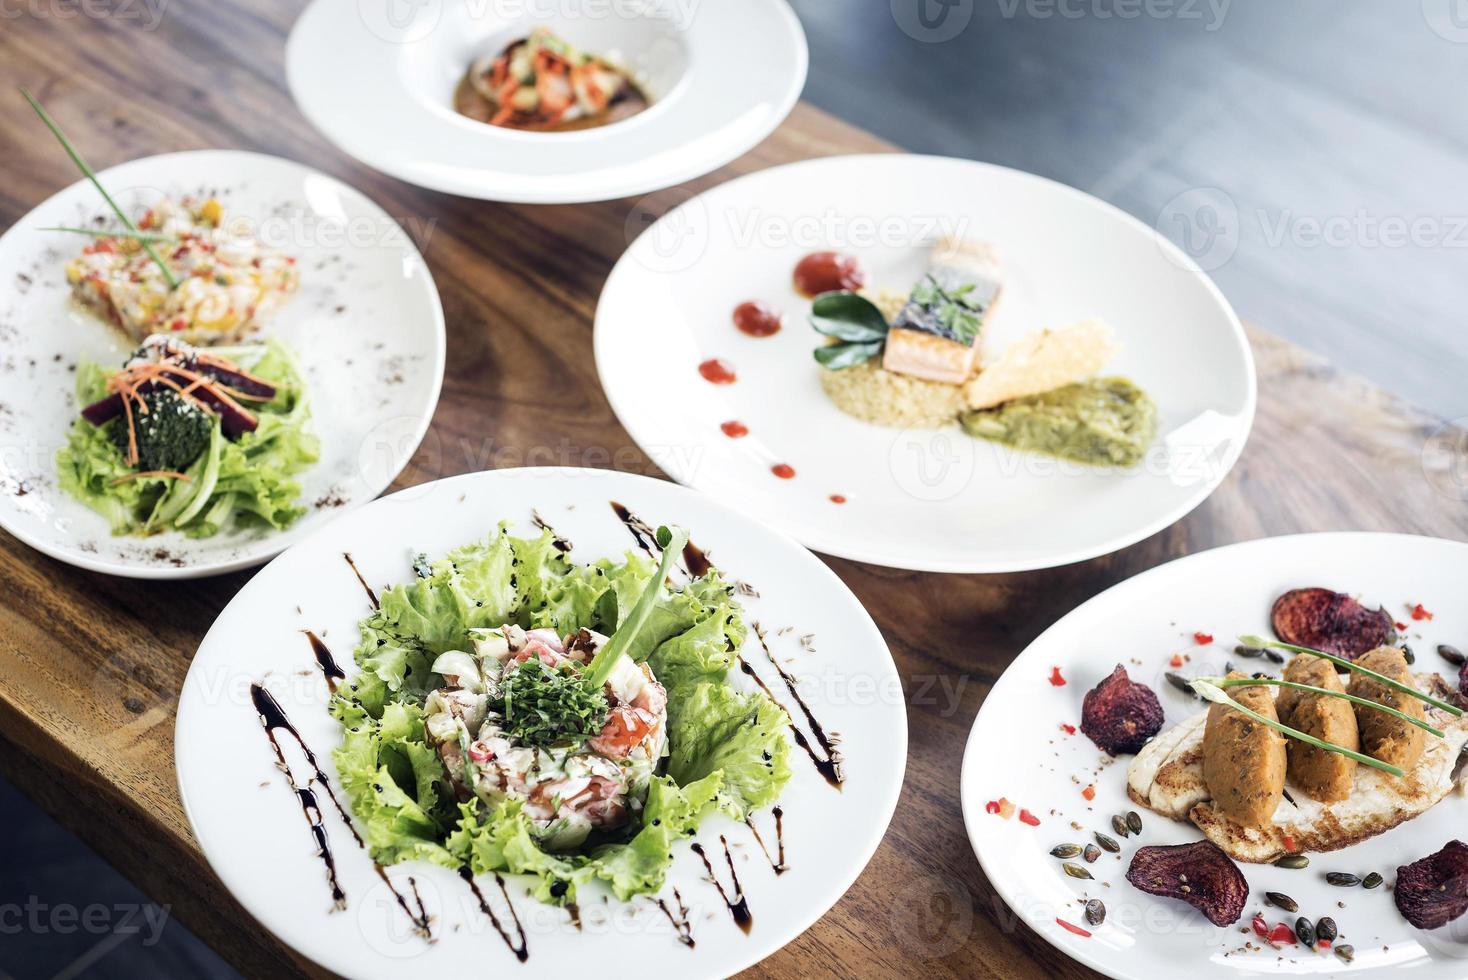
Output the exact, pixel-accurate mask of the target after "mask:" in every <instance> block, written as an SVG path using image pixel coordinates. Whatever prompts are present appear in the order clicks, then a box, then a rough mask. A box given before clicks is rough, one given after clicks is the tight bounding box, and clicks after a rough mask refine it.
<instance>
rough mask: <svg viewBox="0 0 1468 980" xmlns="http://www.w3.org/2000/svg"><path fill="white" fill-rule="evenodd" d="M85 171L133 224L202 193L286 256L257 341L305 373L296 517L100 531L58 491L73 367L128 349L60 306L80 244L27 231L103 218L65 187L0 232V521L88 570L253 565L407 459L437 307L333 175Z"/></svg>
mask: <svg viewBox="0 0 1468 980" xmlns="http://www.w3.org/2000/svg"><path fill="white" fill-rule="evenodd" d="M38 125H39V124H38ZM39 138H45V137H44V136H42V137H39ZM56 153H57V159H58V163H57V166H58V167H65V166H67V164H66V163H65V158H64V157H63V156H62V154H61V150H60V148H59V147H58V148H57V150H56ZM100 179H101V181H102V186H104V187H106V188H107V189H108V191H109V192H110V193H111V194H112V196H113V198H114V199H116V200H117V202H118V204H119V205H120V206H121V207H122V208H123V209H124V210H125V211H128V212H129V213H130V214H132V215H133V216H134V217H135V218H136V217H137V216H138V215H140V214H141V212H142V211H143V210H144V209H146V208H147V207H148V206H149V205H150V204H152V203H155V202H156V201H157V200H158V199H159V198H160V197H161V196H164V195H167V196H173V197H177V196H179V195H181V194H195V195H197V194H199V193H201V192H204V191H207V192H209V193H212V194H217V195H218V196H219V197H220V199H221V200H222V201H223V203H224V206H225V209H226V214H227V215H229V216H230V217H231V220H239V221H245V222H248V224H249V225H250V227H251V228H252V229H253V230H254V231H255V234H256V235H257V236H258V237H260V238H261V239H262V240H263V241H264V242H265V243H266V244H267V245H272V246H274V247H278V248H280V249H282V250H284V251H285V252H286V253H287V254H289V255H294V256H296V257H297V258H298V260H299V268H300V270H301V288H300V291H299V292H298V293H297V294H296V295H295V296H293V297H291V298H290V299H289V300H288V301H287V302H286V303H284V304H283V305H282V306H281V308H280V310H279V312H278V313H277V314H276V315H275V316H274V317H273V318H272V319H271V320H270V321H269V322H268V323H267V324H266V325H265V327H264V329H263V330H262V331H261V333H260V334H259V336H260V337H263V336H275V337H278V338H280V339H281V340H282V341H284V342H285V343H286V345H288V346H289V347H290V348H291V350H292V351H294V352H295V354H296V357H297V359H298V360H299V362H300V366H301V369H302V371H303V373H304V375H305V379H306V385H307V395H308V397H309V398H310V400H311V416H312V421H311V426H312V428H313V430H314V431H315V432H316V434H317V436H319V437H320V439H321V459H320V461H319V462H317V463H316V464H315V465H314V466H312V467H311V468H310V469H308V470H306V471H305V472H303V473H301V474H300V475H299V476H297V477H296V479H297V480H298V481H299V482H300V484H301V486H302V490H301V496H300V498H299V500H300V502H301V503H302V504H303V505H304V506H305V507H306V508H307V512H306V514H305V515H304V516H303V517H301V518H300V520H298V521H297V522H296V523H295V524H293V525H292V526H291V527H289V528H287V529H286V530H285V531H280V532H277V531H263V530H262V531H245V532H230V533H222V534H219V535H216V536H215V537H212V538H205V539H202V540H197V541H195V540H191V539H189V538H187V537H185V536H184V535H183V534H181V533H178V532H170V533H166V534H159V535H154V536H152V537H148V538H137V537H113V536H112V535H111V533H110V529H109V527H108V524H107V521H106V520H105V519H104V518H103V517H102V516H101V515H100V514H97V513H96V512H95V511H93V510H91V509H89V508H88V507H86V506H85V505H83V504H81V503H79V502H77V501H76V500H74V499H72V498H71V497H69V496H67V495H66V494H65V493H63V492H62V491H61V490H60V488H59V487H58V486H57V483H56V463H55V459H56V451H57V450H58V449H59V448H61V446H63V445H65V443H66V432H67V430H68V429H69V428H70V427H71V424H72V422H73V420H74V419H75V418H76V417H77V413H78V411H79V410H80V408H81V406H79V405H77V403H76V397H75V385H76V374H75V371H76V367H77V365H78V364H79V363H82V362H92V363H95V364H101V365H104V366H114V367H115V366H121V364H122V362H123V360H124V359H126V357H127V354H128V352H130V351H131V350H133V349H134V348H135V347H136V346H137V345H136V344H135V343H133V342H132V341H131V340H130V339H129V338H127V337H126V336H125V335H123V334H122V333H121V331H118V330H116V329H115V328H113V327H111V326H110V325H108V324H106V323H104V322H102V321H101V320H99V319H97V318H96V317H95V316H93V315H92V314H90V313H88V312H87V311H85V310H83V309H81V308H80V307H79V306H78V305H76V304H75V303H74V302H72V301H71V299H70V295H71V290H70V287H69V286H67V284H66V277H65V274H64V270H63V266H64V264H65V262H66V260H67V259H69V258H70V257H71V256H73V255H75V254H76V253H78V252H80V251H81V249H82V247H83V245H84V244H85V240H84V239H83V237H82V236H80V235H76V234H67V233H64V232H44V231H40V230H39V229H41V228H45V227H52V226H58V225H66V226H77V225H83V224H87V223H89V222H90V221H91V220H92V219H93V218H94V217H97V216H104V217H105V218H106V219H107V226H108V227H116V224H117V222H116V219H115V218H113V217H112V215H111V214H110V212H109V211H108V210H107V207H106V204H105V203H104V202H103V201H102V200H101V198H100V197H99V196H98V194H97V191H96V189H95V188H93V187H92V185H91V184H90V183H87V182H85V181H78V182H77V183H75V184H72V185H71V186H70V187H68V188H66V189H65V190H63V191H61V192H59V193H57V194H56V195H55V196H53V197H51V198H50V199H48V200H47V201H45V202H44V203H42V204H40V205H38V206H37V207H36V209H35V210H33V211H32V212H31V213H30V214H28V215H26V216H25V217H24V218H22V219H20V221H18V222H16V224H15V225H14V226H13V227H12V228H11V229H10V230H9V231H7V232H6V233H5V235H4V237H3V238H0V268H3V269H4V270H5V276H4V278H3V279H0V338H3V343H4V350H3V354H0V402H3V403H4V406H3V408H0V527H4V528H5V530H7V531H9V532H10V533H11V534H13V535H15V536H16V537H17V538H19V539H20V540H22V541H24V542H25V543H26V544H28V545H30V546H31V547H33V548H36V549H37V550H39V551H43V552H45V553H46V554H48V555H50V556H51V557H53V558H57V559H60V560H61V561H64V562H68V563H69V564H72V565H77V566H79V567H81V568H87V569H91V570H92V571H97V572H107V573H109V574H113V575H125V576H129V577H133V578H193V577H197V576H201V575H217V574H220V573H222V572H229V571H234V570H236V569H240V568H248V567H250V566H252V565H258V564H260V563H261V562H263V561H266V560H267V559H269V558H271V557H272V556H274V555H275V554H277V553H279V552H280V551H281V550H283V549H284V548H286V547H288V546H289V545H290V544H292V543H293V542H295V541H299V540H300V539H301V538H303V537H306V536H307V535H309V534H310V533H311V532H312V531H314V530H315V529H316V528H318V527H320V526H321V525H322V524H324V523H325V522H327V521H329V520H330V519H331V518H333V517H335V516H337V515H339V514H341V513H342V512H343V511H344V510H347V509H350V508H352V507H355V506H357V505H359V504H362V503H365V502H366V501H368V500H371V499H372V498H373V497H375V496H377V494H379V493H381V492H382V490H383V489H384V488H385V487H387V485H388V484H390V483H391V482H392V481H393V478H394V477H396V476H397V475H398V473H399V472H400V471H401V470H402V468H403V467H404V466H405V465H407V462H408V460H409V459H410V458H412V455H413V451H414V450H415V449H417V447H418V443H419V441H420V440H421V439H422V438H423V433H424V432H425V431H427V429H428V423H429V421H430V419H431V418H432V417H433V410H434V407H435V406H436V405H437V404H438V394H439V388H440V386H441V385H442V383H443V369H444V321H443V308H442V307H441V306H440V304H439V299H438V290H437V289H436V288H435V287H434V284H433V277H432V276H431V275H430V274H429V272H428V267H427V266H426V265H425V264H424V263H423V259H422V257H421V256H420V255H419V254H418V249H417V247H416V246H415V245H414V244H413V242H412V240H411V239H410V238H409V237H408V235H407V233H406V232H404V231H403V229H402V228H401V227H400V226H399V225H398V224H397V223H396V222H395V221H394V220H393V219H392V218H391V217H390V216H389V215H388V214H387V213H386V212H384V211H383V210H382V209H381V208H379V207H378V206H377V205H376V204H374V203H372V201H370V200H368V199H367V198H366V197H365V196H364V195H363V194H361V193H360V192H359V191H357V190H354V189H353V188H351V187H349V186H348V185H346V184H344V183H342V182H341V181H339V180H337V179H335V178H333V177H328V176H326V175H325V174H322V173H319V172H317V171H315V170H312V169H310V168H309V167H304V166H302V165H301V164H299V163H294V162H292V161H289V160H282V159H279V158H278V157H270V156H264V155H261V154H258V153H244V152H240V151H236V150H200V151H195V152H188V153H169V154H164V155H162V156H155V157H147V158H144V159H141V160H133V161H131V162H129V163H124V164H120V165H118V166H116V167H112V168H110V169H108V170H106V171H103V172H102V174H101V175H100Z"/></svg>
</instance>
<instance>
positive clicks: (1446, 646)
mask: <svg viewBox="0 0 1468 980" xmlns="http://www.w3.org/2000/svg"><path fill="white" fill-rule="evenodd" d="M1437 652H1438V656H1440V657H1442V658H1443V659H1444V660H1446V661H1447V662H1448V663H1450V664H1454V665H1456V666H1458V667H1461V666H1463V664H1465V663H1468V657H1464V656H1463V651H1462V650H1459V649H1458V648H1457V647H1455V646H1453V645H1452V644H1451V643H1441V644H1439V645H1438V648H1437Z"/></svg>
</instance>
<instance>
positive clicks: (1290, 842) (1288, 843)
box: [1280, 834, 1295, 854]
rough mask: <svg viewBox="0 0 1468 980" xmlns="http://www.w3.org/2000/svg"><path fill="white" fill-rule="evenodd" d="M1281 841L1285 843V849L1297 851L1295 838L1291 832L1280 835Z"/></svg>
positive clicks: (1291, 851) (1292, 851)
mask: <svg viewBox="0 0 1468 980" xmlns="http://www.w3.org/2000/svg"><path fill="white" fill-rule="evenodd" d="M1280 842H1281V843H1283V844H1284V847H1285V850H1287V851H1289V852H1290V853H1291V854H1293V853H1295V839H1294V838H1293V837H1291V836H1290V835H1289V834H1284V835H1282V836H1281V837H1280Z"/></svg>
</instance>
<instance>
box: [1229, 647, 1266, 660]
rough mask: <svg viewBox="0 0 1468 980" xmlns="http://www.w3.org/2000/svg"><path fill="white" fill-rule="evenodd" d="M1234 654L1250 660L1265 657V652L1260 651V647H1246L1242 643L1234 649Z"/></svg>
mask: <svg viewBox="0 0 1468 980" xmlns="http://www.w3.org/2000/svg"><path fill="white" fill-rule="evenodd" d="M1234 653H1235V654H1236V655H1238V656H1240V657H1245V658H1249V659H1252V658H1254V657H1261V656H1263V655H1264V651H1263V650H1261V649H1259V648H1258V647H1246V646H1244V645H1243V644H1242V643H1240V644H1239V645H1238V646H1236V647H1234Z"/></svg>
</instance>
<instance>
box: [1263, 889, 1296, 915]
mask: <svg viewBox="0 0 1468 980" xmlns="http://www.w3.org/2000/svg"><path fill="white" fill-rule="evenodd" d="M1264 897H1265V899H1266V900H1268V902H1269V904H1270V905H1278V906H1279V907H1280V908H1282V909H1284V910H1285V911H1286V912H1298V911H1300V905H1299V903H1298V902H1296V901H1295V900H1294V899H1293V898H1290V897H1289V896H1288V895H1286V894H1285V893H1284V892H1265V893H1264Z"/></svg>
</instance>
